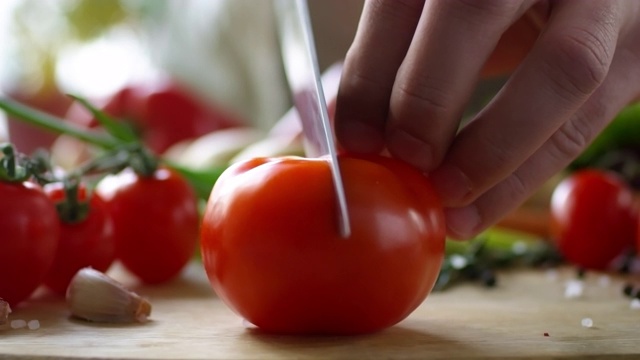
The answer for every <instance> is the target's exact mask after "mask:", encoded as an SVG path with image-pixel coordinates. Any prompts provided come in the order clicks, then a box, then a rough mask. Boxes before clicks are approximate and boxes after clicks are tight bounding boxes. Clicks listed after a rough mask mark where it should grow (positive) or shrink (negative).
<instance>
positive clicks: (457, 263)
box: [449, 254, 468, 269]
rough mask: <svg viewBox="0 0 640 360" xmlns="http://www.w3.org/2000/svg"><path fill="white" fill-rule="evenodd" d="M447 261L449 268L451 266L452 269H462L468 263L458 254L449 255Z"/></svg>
mask: <svg viewBox="0 0 640 360" xmlns="http://www.w3.org/2000/svg"><path fill="white" fill-rule="evenodd" d="M449 261H450V262H451V266H453V268H454V269H462V268H463V267H465V266H467V263H468V261H467V259H466V258H465V257H464V256H462V255H458V254H454V255H451V257H450V258H449Z"/></svg>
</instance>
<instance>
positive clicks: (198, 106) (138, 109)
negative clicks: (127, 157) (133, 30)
mask: <svg viewBox="0 0 640 360" xmlns="http://www.w3.org/2000/svg"><path fill="white" fill-rule="evenodd" d="M102 110H103V111H104V112H106V113H107V114H109V115H111V116H113V117H116V118H120V119H124V120H126V121H128V122H129V123H130V124H131V126H133V127H134V129H135V130H137V131H138V132H139V135H140V137H141V139H142V141H143V142H144V143H145V144H146V145H147V146H148V147H149V148H150V149H152V150H153V151H154V152H156V153H162V152H164V151H165V150H166V149H167V148H169V147H170V146H171V145H173V144H175V143H177V142H179V141H182V140H187V139H193V138H196V137H199V136H202V135H204V134H207V133H209V132H212V131H215V130H219V129H224V128H229V127H232V126H238V125H240V124H242V123H243V121H242V120H240V118H239V117H237V116H235V115H232V114H230V113H229V112H228V111H225V110H223V109H222V108H221V107H219V106H215V105H212V104H210V103H207V102H205V101H204V100H202V99H200V98H198V97H197V96H195V95H194V94H193V93H192V92H191V91H189V90H187V89H186V88H185V87H184V86H182V85H180V84H178V83H177V82H175V81H173V80H171V79H163V80H160V81H153V82H145V83H138V84H131V85H129V86H126V87H123V88H122V89H120V90H119V91H117V92H116V93H115V94H113V95H112V96H111V97H110V98H109V99H107V101H106V103H105V104H103V106H102ZM68 118H70V119H71V121H73V122H76V123H80V124H84V125H87V126H95V125H97V122H96V120H95V119H93V117H92V116H91V114H89V112H88V111H86V110H85V109H84V108H83V107H82V106H81V105H80V104H75V105H74V106H72V108H71V109H70V110H69V115H68Z"/></svg>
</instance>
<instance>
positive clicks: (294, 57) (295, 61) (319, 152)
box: [275, 0, 351, 238]
mask: <svg viewBox="0 0 640 360" xmlns="http://www.w3.org/2000/svg"><path fill="white" fill-rule="evenodd" d="M275 12H276V20H277V24H278V33H279V36H280V46H281V50H282V60H283V62H284V68H285V73H286V76H287V80H288V82H289V88H290V90H291V93H292V97H293V101H294V105H295V108H296V110H297V112H298V116H299V118H300V121H301V123H302V132H303V134H304V137H305V153H306V155H307V156H309V157H321V156H326V157H327V159H328V161H329V164H330V166H331V174H332V177H333V183H334V189H335V193H336V200H337V205H338V214H339V221H338V226H339V231H340V235H341V236H342V237H343V238H347V237H349V236H350V235H351V226H350V223H349V213H348V209H347V200H346V196H345V192H344V185H343V183H342V175H341V174H340V167H339V166H338V157H337V152H338V151H337V149H336V145H335V140H334V135H333V129H332V127H331V122H330V120H329V114H328V111H327V102H326V99H325V97H324V90H323V88H322V81H321V77H320V69H319V66H318V58H317V54H316V48H315V42H314V38H313V29H312V26H311V18H310V16H309V7H308V4H307V1H306V0H275Z"/></svg>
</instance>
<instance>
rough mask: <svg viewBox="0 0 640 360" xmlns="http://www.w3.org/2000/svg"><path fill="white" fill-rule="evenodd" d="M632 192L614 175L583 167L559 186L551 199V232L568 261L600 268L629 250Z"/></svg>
mask: <svg viewBox="0 0 640 360" xmlns="http://www.w3.org/2000/svg"><path fill="white" fill-rule="evenodd" d="M636 213H637V211H636V208H635V206H634V199H633V192H632V190H631V189H630V188H629V187H628V186H627V184H626V183H624V181H623V180H621V179H620V178H618V176H617V175H615V174H614V173H610V172H604V171H601V170H595V169H587V170H581V171H578V172H575V173H573V174H571V175H570V176H568V177H567V178H566V179H564V180H563V181H561V182H560V184H558V186H557V187H556V189H555V190H554V192H553V194H552V197H551V234H552V237H553V238H554V240H555V241H556V243H557V246H558V249H559V251H560V253H561V254H562V255H563V256H564V257H565V259H566V260H568V261H569V262H570V263H573V264H575V265H578V266H581V267H584V268H587V269H597V270H605V269H607V268H608V267H609V266H610V265H611V262H612V261H613V260H614V259H615V258H616V257H617V256H619V255H620V254H622V253H623V252H624V251H625V250H629V249H632V248H633V245H634V238H635V234H636V231H637V219H636V216H637V215H636Z"/></svg>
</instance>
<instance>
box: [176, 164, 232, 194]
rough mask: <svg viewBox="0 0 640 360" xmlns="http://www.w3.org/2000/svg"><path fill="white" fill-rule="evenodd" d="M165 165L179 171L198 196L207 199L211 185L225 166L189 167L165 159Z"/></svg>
mask: <svg viewBox="0 0 640 360" xmlns="http://www.w3.org/2000/svg"><path fill="white" fill-rule="evenodd" d="M165 163H166V164H167V166H169V167H171V168H172V169H174V170H176V171H177V172H179V173H180V174H181V175H182V176H184V177H185V178H186V179H187V180H188V181H189V183H190V184H191V186H192V187H193V189H194V190H195V192H196V194H197V196H198V198H200V199H203V200H207V199H208V198H209V195H210V194H211V189H213V185H214V184H215V182H216V181H217V180H218V178H219V177H220V175H222V173H223V172H224V171H225V170H226V168H225V167H214V168H209V169H204V170H200V169H197V170H196V169H190V168H187V167H185V166H182V165H179V164H176V163H173V162H167V161H165Z"/></svg>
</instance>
